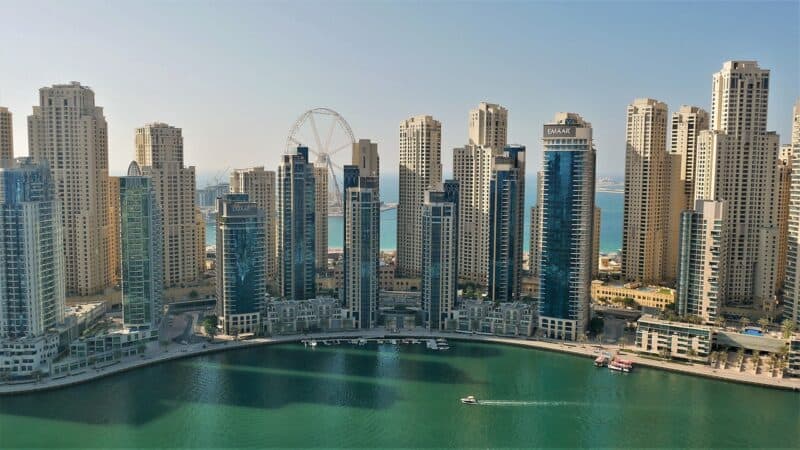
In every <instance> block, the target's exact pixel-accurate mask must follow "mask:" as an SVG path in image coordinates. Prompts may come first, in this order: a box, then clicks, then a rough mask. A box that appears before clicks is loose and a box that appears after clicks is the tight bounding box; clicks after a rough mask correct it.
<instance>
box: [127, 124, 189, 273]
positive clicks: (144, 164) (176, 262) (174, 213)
mask: <svg viewBox="0 0 800 450" xmlns="http://www.w3.org/2000/svg"><path fill="white" fill-rule="evenodd" d="M183 155H184V153H183V132H182V130H181V129H180V128H177V127H173V126H171V125H167V124H165V123H158V122H156V123H150V124H147V125H145V126H143V127H140V128H137V129H136V163H137V164H138V165H139V167H140V168H141V170H142V173H144V174H145V175H147V176H149V177H150V178H151V179H152V180H153V188H154V189H155V192H156V199H157V201H158V206H159V209H160V210H161V211H162V215H163V224H164V226H163V233H164V235H163V237H162V245H163V250H162V255H163V258H164V263H163V264H162V267H163V270H164V276H163V280H164V286H165V287H175V286H182V285H185V284H186V283H193V282H195V281H197V280H198V279H199V276H200V270H199V267H198V260H199V259H200V257H201V255H198V254H197V252H198V249H199V248H200V247H199V246H198V244H197V243H198V241H200V240H201V239H203V238H204V237H203V236H200V235H198V233H197V228H196V226H195V214H196V209H197V203H196V202H197V193H196V189H197V188H196V182H195V169H194V167H193V166H191V167H184V165H183Z"/></svg>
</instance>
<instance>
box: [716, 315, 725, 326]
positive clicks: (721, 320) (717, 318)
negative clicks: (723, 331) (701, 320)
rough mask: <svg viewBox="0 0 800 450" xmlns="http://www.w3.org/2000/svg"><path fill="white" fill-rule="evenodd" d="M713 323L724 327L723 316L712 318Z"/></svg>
mask: <svg viewBox="0 0 800 450" xmlns="http://www.w3.org/2000/svg"><path fill="white" fill-rule="evenodd" d="M714 325H715V326H717V327H719V328H725V318H724V317H722V316H717V317H716V318H715V319H714Z"/></svg>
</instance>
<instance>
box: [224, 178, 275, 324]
mask: <svg viewBox="0 0 800 450" xmlns="http://www.w3.org/2000/svg"><path fill="white" fill-rule="evenodd" d="M265 242H266V241H265V239H264V211H262V210H261V209H259V208H258V205H256V204H255V203H254V202H251V201H249V199H248V196H247V194H223V195H222V196H221V197H219V198H218V199H217V313H218V315H219V318H220V323H221V324H222V329H223V332H224V333H225V334H227V335H233V334H240V333H256V332H258V331H259V330H260V328H261V311H262V307H263V302H264V301H265V300H266V295H267V283H266V280H267V278H266V276H265V274H264V268H265V267H266V266H265V264H264V257H265V254H264V253H265Z"/></svg>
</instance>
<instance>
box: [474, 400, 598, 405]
mask: <svg viewBox="0 0 800 450" xmlns="http://www.w3.org/2000/svg"><path fill="white" fill-rule="evenodd" d="M478 405H486V406H585V405H586V403H585V402H563V401H523V400H478Z"/></svg>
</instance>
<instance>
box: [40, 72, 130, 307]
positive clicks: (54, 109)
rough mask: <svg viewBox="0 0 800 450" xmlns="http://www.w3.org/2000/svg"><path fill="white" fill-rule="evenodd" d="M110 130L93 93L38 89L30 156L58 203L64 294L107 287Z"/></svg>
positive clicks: (62, 87)
mask: <svg viewBox="0 0 800 450" xmlns="http://www.w3.org/2000/svg"><path fill="white" fill-rule="evenodd" d="M107 133H108V126H107V124H106V119H105V117H104V116H103V108H101V107H99V106H95V101H94V92H93V91H92V90H91V89H89V88H88V87H87V86H82V85H81V84H80V83H78V82H72V83H70V84H56V85H53V86H51V87H44V88H41V89H39V106H34V107H33V114H32V115H30V116H28V144H29V147H30V155H31V156H32V157H33V158H34V160H36V161H37V162H41V163H46V164H48V166H49V168H50V172H51V173H52V176H53V182H54V183H55V193H56V196H57V197H58V198H59V199H60V200H61V204H62V209H61V214H62V223H63V224H64V261H65V274H66V289H67V294H68V295H91V294H96V293H98V292H101V291H102V290H103V289H105V288H106V287H108V286H109V284H110V282H111V273H112V270H113V267H114V264H113V263H111V261H109V259H110V245H109V240H110V238H111V237H110V235H109V233H110V228H109V214H108V208H109V198H108V135H107Z"/></svg>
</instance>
